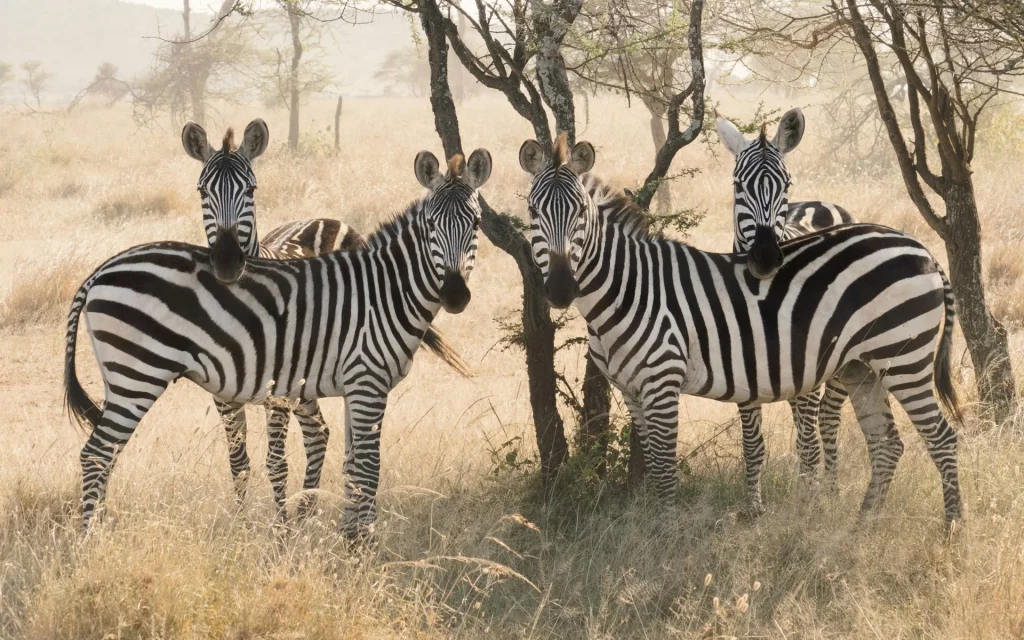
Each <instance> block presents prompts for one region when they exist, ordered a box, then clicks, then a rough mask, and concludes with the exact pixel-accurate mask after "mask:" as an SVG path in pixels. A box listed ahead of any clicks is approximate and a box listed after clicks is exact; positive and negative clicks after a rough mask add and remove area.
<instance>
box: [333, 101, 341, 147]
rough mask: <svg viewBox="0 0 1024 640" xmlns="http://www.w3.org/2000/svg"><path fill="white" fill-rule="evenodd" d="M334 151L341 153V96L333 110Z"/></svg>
mask: <svg viewBox="0 0 1024 640" xmlns="http://www.w3.org/2000/svg"><path fill="white" fill-rule="evenodd" d="M334 151H335V152H338V151H341V96H338V108H337V109H335V110H334Z"/></svg>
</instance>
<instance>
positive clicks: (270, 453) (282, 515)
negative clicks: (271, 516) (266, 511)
mask: <svg viewBox="0 0 1024 640" xmlns="http://www.w3.org/2000/svg"><path fill="white" fill-rule="evenodd" d="M290 417H291V411H290V410H289V409H288V407H286V406H277V405H275V406H271V405H268V406H267V477H268V478H269V479H270V486H271V488H272V489H273V490H274V504H275V505H277V520H278V522H285V521H286V520H287V519H288V509H287V506H286V501H287V499H288V459H287V458H285V445H286V443H287V442H288V419H289V418H290Z"/></svg>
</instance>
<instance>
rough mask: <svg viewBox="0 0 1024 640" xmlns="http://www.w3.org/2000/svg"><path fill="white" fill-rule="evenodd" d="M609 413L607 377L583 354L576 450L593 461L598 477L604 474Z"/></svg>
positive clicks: (610, 395) (609, 439)
mask: <svg viewBox="0 0 1024 640" xmlns="http://www.w3.org/2000/svg"><path fill="white" fill-rule="evenodd" d="M611 410H612V393H611V386H610V385H609V384H608V378H607V377H605V375H604V374H603V373H601V371H600V370H599V369H598V368H597V365H596V364H594V359H593V357H592V356H591V353H590V352H589V351H588V352H587V367H586V370H585V371H584V374H583V415H582V416H580V419H581V421H582V424H580V435H579V441H580V448H581V449H582V450H583V452H585V454H586V455H587V456H590V457H591V458H593V459H594V460H596V461H597V467H596V469H595V470H596V471H597V474H598V476H600V477H604V476H605V474H606V473H607V471H608V459H607V458H608V444H609V442H610V441H611V429H610V427H609V419H610V414H611Z"/></svg>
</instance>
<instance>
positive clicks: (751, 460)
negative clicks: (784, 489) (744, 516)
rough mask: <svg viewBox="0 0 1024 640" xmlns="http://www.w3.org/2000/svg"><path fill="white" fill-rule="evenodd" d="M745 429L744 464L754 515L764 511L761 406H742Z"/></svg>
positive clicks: (763, 452) (763, 455) (763, 453)
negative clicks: (762, 495) (762, 496)
mask: <svg viewBox="0 0 1024 640" xmlns="http://www.w3.org/2000/svg"><path fill="white" fill-rule="evenodd" d="M740 426H741V427H742V429H743V466H744V467H745V472H746V481H747V497H748V500H749V503H750V510H751V512H752V513H753V514H754V515H760V514H762V513H764V502H763V501H762V499H761V467H762V466H763V465H764V460H765V456H766V454H765V446H764V436H763V435H762V434H761V407H740Z"/></svg>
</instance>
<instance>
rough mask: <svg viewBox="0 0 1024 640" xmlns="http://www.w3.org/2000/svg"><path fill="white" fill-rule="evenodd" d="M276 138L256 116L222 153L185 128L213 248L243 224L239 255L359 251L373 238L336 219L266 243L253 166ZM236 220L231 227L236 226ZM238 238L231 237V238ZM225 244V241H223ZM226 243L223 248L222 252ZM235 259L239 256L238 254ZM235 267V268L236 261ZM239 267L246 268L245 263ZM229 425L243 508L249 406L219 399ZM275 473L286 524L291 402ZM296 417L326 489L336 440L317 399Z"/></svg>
mask: <svg viewBox="0 0 1024 640" xmlns="http://www.w3.org/2000/svg"><path fill="white" fill-rule="evenodd" d="M269 140H270V130H269V129H268V127H267V125H266V123H265V122H264V121H263V120H262V119H259V118H257V119H255V120H253V121H252V122H250V123H249V125H248V126H247V127H246V128H245V133H244V136H243V140H242V144H241V145H240V146H239V147H238V148H237V149H236V148H235V144H234V131H233V130H232V129H228V130H227V133H226V134H225V136H224V140H223V143H222V146H221V149H220V151H215V150H214V149H213V148H212V147H211V145H210V144H209V142H208V140H207V135H206V131H205V130H204V129H203V127H201V126H200V125H198V124H196V123H194V122H187V123H186V124H185V126H184V127H183V128H182V130H181V144H182V146H183V147H184V149H185V153H186V154H187V155H188V156H189V157H191V158H193V159H195V160H198V161H199V162H201V163H202V165H203V169H202V172H201V173H200V175H199V180H198V186H197V189H198V191H199V194H200V198H201V202H202V211H203V228H204V231H205V234H206V239H207V242H208V244H209V246H210V247H211V248H212V247H213V246H214V245H215V243H216V242H217V241H218V238H219V236H220V232H221V230H225V229H230V228H231V223H233V224H234V225H235V232H236V236H235V237H237V238H241V239H242V241H241V242H240V243H239V247H238V250H240V251H241V253H242V254H243V255H244V256H245V257H247V258H257V257H259V258H265V259H269V260H283V259H288V258H311V257H315V256H318V255H321V254H323V253H329V252H331V251H333V250H334V249H335V246H336V245H337V248H338V249H340V250H344V251H348V250H353V249H358V248H360V247H362V246H364V244H365V240H364V239H363V237H362V236H361V235H360V234H359V232H358V231H356V230H355V229H353V228H351V227H349V226H348V225H346V224H344V223H342V222H340V221H338V220H331V219H328V218H318V219H314V220H300V221H298V222H292V223H289V224H285V225H282V226H281V227H278V228H277V229H275V230H273V231H271V232H270V234H268V235H267V237H266V238H264V239H263V241H262V242H261V241H260V240H259V238H258V234H257V229H256V212H255V190H256V176H255V174H254V173H253V169H252V163H253V161H255V159H256V158H257V157H259V156H260V155H262V154H263V152H264V151H265V150H266V148H267V144H268V142H269ZM228 221H230V222H228ZM228 235H229V236H230V234H228ZM222 241H223V240H222ZM223 248H224V245H221V249H223ZM231 253H232V255H234V251H232V252H231ZM233 264H234V263H233ZM238 264H239V265H240V264H241V263H238ZM239 275H240V271H239V272H238V273H231V274H225V276H224V277H225V279H226V281H233V280H237V279H238V276H239ZM214 406H215V407H216V409H217V413H218V414H220V418H221V424H223V425H224V430H225V432H226V433H227V442H228V462H229V466H230V468H231V477H232V478H233V480H234V487H235V496H236V499H237V501H238V503H239V504H241V503H242V501H243V500H244V499H245V495H246V489H247V485H248V479H249V471H250V464H249V454H248V451H247V450H246V432H247V424H246V418H245V405H244V404H240V403H232V402H224V401H221V400H218V399H217V398H216V397H215V398H214ZM266 409H267V461H266V465H267V475H268V477H269V479H270V484H271V487H272V488H273V493H274V502H275V504H276V506H277V516H278V519H279V520H282V521H283V520H285V519H286V518H287V509H286V500H287V485H288V461H287V459H286V458H285V442H286V439H287V435H288V420H289V417H290V414H291V408H290V406H289V404H288V403H286V402H280V401H277V402H274V401H269V402H267V407H266ZM295 418H296V420H297V421H298V423H299V426H300V428H301V430H302V440H303V448H304V449H305V453H306V473H305V478H304V480H303V485H302V486H303V490H304V491H306V492H311V491H312V490H315V489H317V488H319V487H320V476H321V473H322V470H323V463H324V455H325V454H326V452H327V442H328V440H329V439H330V429H329V427H328V426H327V423H326V421H325V420H324V417H323V413H322V412H321V411H320V406H319V403H318V402H317V401H316V400H315V399H314V400H310V401H309V402H305V403H301V404H299V405H297V406H296V407H295ZM314 496H315V494H313V493H305V494H304V495H303V498H302V500H301V501H300V502H299V505H298V515H299V516H300V517H302V516H304V515H306V514H308V513H309V512H310V511H311V510H312V508H313V506H314V504H315V500H314Z"/></svg>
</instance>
